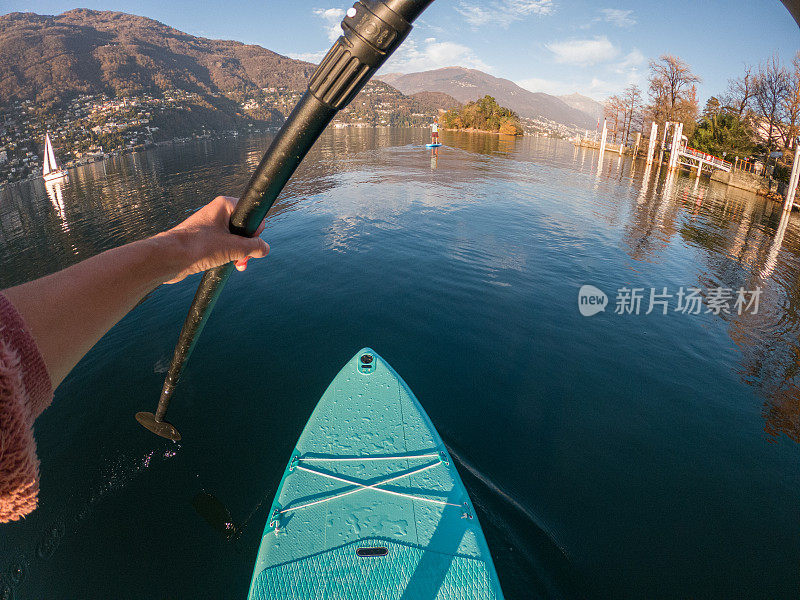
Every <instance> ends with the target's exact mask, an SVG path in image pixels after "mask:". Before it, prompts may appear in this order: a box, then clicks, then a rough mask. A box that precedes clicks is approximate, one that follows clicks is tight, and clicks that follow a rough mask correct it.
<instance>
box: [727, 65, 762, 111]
mask: <svg viewBox="0 0 800 600" xmlns="http://www.w3.org/2000/svg"><path fill="white" fill-rule="evenodd" d="M755 80H756V76H755V74H754V73H753V67H751V66H749V65H745V67H744V73H743V74H742V75H741V76H740V77H737V78H736V79H731V80H729V81H728V89H727V91H726V92H725V94H724V95H723V97H722V98H721V100H722V105H723V107H724V108H725V109H726V110H729V111H731V112H732V113H735V114H736V116H737V117H739V118H740V119H741V118H742V117H744V116H745V115H746V114H747V112H748V111H749V110H750V104H751V103H752V102H753V95H754V94H755V83H756V81H755Z"/></svg>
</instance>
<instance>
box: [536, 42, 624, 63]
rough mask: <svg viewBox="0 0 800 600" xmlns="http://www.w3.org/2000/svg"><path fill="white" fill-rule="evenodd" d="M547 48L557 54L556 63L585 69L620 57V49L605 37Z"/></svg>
mask: <svg viewBox="0 0 800 600" xmlns="http://www.w3.org/2000/svg"><path fill="white" fill-rule="evenodd" d="M545 47H546V48H547V49H548V50H550V52H552V53H553V54H555V60H556V62H559V63H566V64H571V65H580V66H584V67H588V66H591V65H596V64H598V63H604V62H608V61H611V60H614V59H615V58H616V57H617V56H618V55H619V48H617V47H616V46H614V44H612V43H611V42H610V41H609V40H608V38H607V37H605V36H598V37H595V38H594V39H591V40H565V41H563V42H553V43H551V44H546V45H545Z"/></svg>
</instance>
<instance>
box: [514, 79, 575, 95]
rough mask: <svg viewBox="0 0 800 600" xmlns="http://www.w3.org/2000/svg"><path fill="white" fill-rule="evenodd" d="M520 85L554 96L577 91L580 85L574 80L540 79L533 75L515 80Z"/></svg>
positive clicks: (532, 90)
mask: <svg viewBox="0 0 800 600" xmlns="http://www.w3.org/2000/svg"><path fill="white" fill-rule="evenodd" d="M515 83H516V84H517V85H518V86H519V87H521V88H524V89H526V90H529V91H531V92H544V93H545V94H552V95H553V96H563V95H565V94H571V93H573V92H575V91H576V90H577V89H578V87H577V86H576V85H575V84H574V83H573V82H567V81H556V80H554V79H540V78H538V77H531V78H530V79H522V80H521V81H516V82H515Z"/></svg>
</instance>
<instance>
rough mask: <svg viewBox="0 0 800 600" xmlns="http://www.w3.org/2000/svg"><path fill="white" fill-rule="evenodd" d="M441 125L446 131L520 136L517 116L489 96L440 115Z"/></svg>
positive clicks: (520, 130) (520, 128)
mask: <svg viewBox="0 0 800 600" xmlns="http://www.w3.org/2000/svg"><path fill="white" fill-rule="evenodd" d="M442 123H444V126H445V127H446V128H447V129H479V130H483V131H500V130H501V129H504V132H509V133H510V132H512V129H513V131H514V132H519V133H515V135H521V134H522V126H521V125H520V122H519V116H518V115H517V113H515V112H514V111H512V110H509V109H508V108H504V107H502V106H500V105H499V104H497V101H496V100H495V99H494V98H492V97H491V96H488V95H487V96H484V97H483V98H480V99H479V100H476V101H474V102H468V103H467V104H466V105H464V106H463V107H462V108H461V109H453V110H449V111H447V112H446V113H445V114H444V115H442Z"/></svg>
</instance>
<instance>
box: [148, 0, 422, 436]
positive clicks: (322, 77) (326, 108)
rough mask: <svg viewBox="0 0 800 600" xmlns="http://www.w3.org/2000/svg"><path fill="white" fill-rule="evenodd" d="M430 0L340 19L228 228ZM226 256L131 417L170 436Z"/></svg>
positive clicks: (373, 7)
mask: <svg viewBox="0 0 800 600" xmlns="http://www.w3.org/2000/svg"><path fill="white" fill-rule="evenodd" d="M432 2H433V0H360V1H359V2H356V3H355V4H354V5H353V7H352V8H350V9H349V10H348V11H347V15H346V16H345V18H344V20H343V21H342V31H343V32H344V35H342V36H341V37H339V39H338V40H336V42H334V44H333V46H332V47H331V49H330V50H329V51H328V53H327V54H326V55H325V58H324V59H323V60H322V62H321V63H320V65H319V67H317V70H316V71H315V73H314V74H313V75H312V77H311V79H310V81H309V84H308V89H307V90H306V91H305V93H304V94H303V97H302V98H300V101H299V102H298V104H297V106H295V108H294V110H293V111H292V113H291V114H290V115H289V117H288V118H287V119H286V122H285V123H284V124H283V126H282V127H281V129H280V131H278V134H277V135H276V136H275V139H274V140H273V141H272V144H270V146H269V149H268V150H267V151H266V152H265V153H264V156H263V157H262V159H261V162H260V163H259V165H258V167H257V168H256V170H255V172H254V173H253V175H252V177H251V178H250V182H249V183H248V184H247V187H246V188H245V190H244V193H243V194H242V196H241V198H240V199H239V203H238V204H237V205H236V209H235V210H234V211H233V214H232V215H231V220H230V225H229V227H230V230H231V232H232V233H235V234H237V235H241V236H244V237H252V236H253V235H255V232H256V230H257V229H258V227H259V225H260V223H261V222H262V221H263V220H264V218H265V217H266V215H267V213H268V212H269V209H270V208H272V205H273V204H274V203H275V200H276V199H277V197H278V195H279V194H280V192H281V190H282V189H283V187H284V186H285V185H286V182H287V181H288V180H289V178H290V177H291V176H292V174H293V173H294V171H295V169H297V167H298V165H299V164H300V163H301V162H302V160H303V158H304V157H305V156H306V154H307V153H308V151H309V150H310V149H311V147H312V146H313V145H314V142H315V141H316V140H317V138H318V137H319V136H320V134H321V133H322V132H323V131H324V129H325V127H327V126H328V124H329V123H330V122H331V120H332V119H333V117H334V116H336V113H338V112H339V111H340V110H341V109H342V108H344V107H345V106H347V105H348V104H349V103H350V101H351V100H352V99H353V98H354V97H355V96H356V94H358V92H359V91H361V88H363V87H364V85H366V83H367V81H369V79H370V78H371V77H372V76H373V75H374V74H375V72H376V71H377V70H378V69H379V68H380V67H381V66H383V64H384V63H385V62H386V60H387V59H388V58H389V57H390V56H391V55H392V53H393V52H394V51H395V50H396V49H397V48H398V47H399V46H400V44H401V43H402V42H403V40H404V39H405V38H406V37H407V36H408V34H409V33H410V32H411V23H412V22H413V21H414V19H416V18H417V17H418V16H419V15H420V14H421V13H422V11H424V10H425V9H426V8H427V7H428V6H429V5H430V4H431V3H432ZM233 267H234V263H232V262H231V263H228V264H225V265H221V266H219V267H215V268H213V269H210V270H208V271H206V272H205V274H204V275H203V278H202V279H201V280H200V285H199V286H198V288H197V292H196V293H195V296H194V299H193V300H192V304H191V306H190V308H189V314H188V315H187V316H186V320H185V321H184V323H183V328H182V329H181V333H180V336H179V337H178V342H177V344H176V345H175V352H174V354H173V356H172V362H171V363H170V366H169V371H168V373H167V377H166V379H165V381H164V387H163V388H162V390H161V397H160V398H159V401H158V407H157V408H156V412H155V413H151V412H139V413H136V420H137V421H139V423H141V424H142V425H143V426H144V427H146V428H147V429H149V430H150V431H152V432H153V433H155V434H156V435H160V436H161V437H164V438H167V439H170V440H172V441H175V442H177V441H178V440H180V439H181V434H180V433H178V430H177V429H176V428H175V426H173V425H171V424H170V423H168V422H167V421H166V416H167V408H168V407H169V403H170V400H171V399H172V395H173V394H174V392H175V387H176V386H177V384H178V381H179V380H180V376H181V373H182V372H183V370H184V368H185V367H186V364H187V363H188V361H189V357H190V356H191V354H192V350H193V349H194V346H195V344H196V343H197V340H198V338H199V337H200V334H201V333H202V331H203V327H205V324H206V322H207V321H208V317H209V315H210V314H211V311H212V310H213V308H214V304H215V303H216V302H217V299H218V298H219V295H220V293H221V292H222V289H223V287H224V286H225V282H226V281H227V280H228V277H229V276H230V274H231V272H232V271H233Z"/></svg>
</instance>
